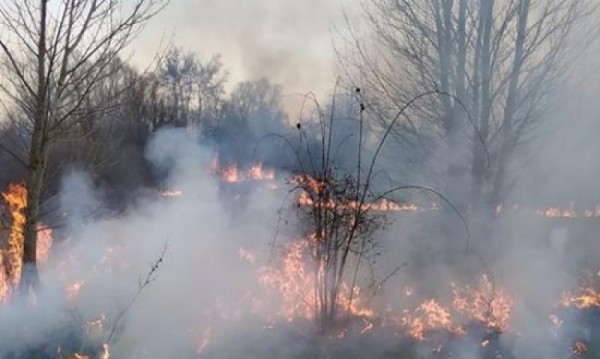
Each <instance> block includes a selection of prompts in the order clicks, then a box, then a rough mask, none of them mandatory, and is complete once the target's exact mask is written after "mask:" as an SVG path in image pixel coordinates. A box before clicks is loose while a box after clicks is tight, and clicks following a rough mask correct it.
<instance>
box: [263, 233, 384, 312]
mask: <svg viewBox="0 0 600 359" xmlns="http://www.w3.org/2000/svg"><path fill="white" fill-rule="evenodd" d="M314 240H316V235H314V234H313V235H311V236H309V238H306V239H300V240H295V241H290V242H289V243H287V244H286V246H285V247H284V248H283V252H282V257H281V259H280V261H279V263H273V264H272V265H269V266H265V267H262V268H260V269H259V270H258V281H259V283H260V284H261V285H263V286H264V287H265V288H269V289H274V290H275V292H276V293H277V294H278V297H279V298H280V306H279V309H278V310H277V315H278V316H279V317H281V318H284V319H285V320H287V321H288V322H291V321H293V320H294V319H300V318H301V319H306V320H313V319H315V309H316V308H317V299H316V297H315V295H316V294H315V288H316V284H315V281H316V280H317V278H320V279H322V277H323V273H324V268H323V266H322V265H318V268H317V271H316V272H317V273H316V276H315V270H314V269H312V268H310V266H309V263H310V260H308V258H309V257H310V253H309V246H310V241H314ZM350 287H351V286H350V285H348V284H347V283H342V284H341V285H340V295H339V297H338V303H337V305H338V307H339V308H340V313H341V314H344V315H347V316H350V317H353V318H373V317H374V316H375V312H374V311H373V310H372V309H371V308H366V307H364V305H363V304H362V301H361V289H360V288H359V287H358V286H354V288H353V289H351V288H350Z"/></svg>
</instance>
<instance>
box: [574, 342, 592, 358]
mask: <svg viewBox="0 0 600 359" xmlns="http://www.w3.org/2000/svg"><path fill="white" fill-rule="evenodd" d="M587 351H588V347H587V345H586V344H585V343H584V342H576V343H575V344H573V346H572V347H571V352H572V353H573V354H574V355H577V356H581V355H583V354H585V353H587Z"/></svg>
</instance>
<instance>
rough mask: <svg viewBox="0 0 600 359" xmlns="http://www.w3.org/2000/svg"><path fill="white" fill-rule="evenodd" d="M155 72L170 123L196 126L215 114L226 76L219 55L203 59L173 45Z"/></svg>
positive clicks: (220, 104)
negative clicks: (173, 47)
mask: <svg viewBox="0 0 600 359" xmlns="http://www.w3.org/2000/svg"><path fill="white" fill-rule="evenodd" d="M157 76H158V81H159V84H160V93H161V95H162V97H163V99H164V101H165V103H166V107H167V110H168V112H169V117H170V121H171V122H172V123H174V124H176V125H178V126H187V127H190V128H192V127H195V128H199V127H200V126H201V125H206V124H205V123H203V122H208V121H211V120H214V118H215V117H216V116H217V114H218V112H219V110H220V107H221V106H222V98H223V95H224V93H225V90H224V85H225V81H226V78H227V73H226V72H223V64H222V63H221V59H220V57H219V56H218V55H216V56H213V57H212V58H211V59H210V60H208V61H205V62H204V61H201V60H200V59H199V58H198V56H197V55H196V54H194V53H184V52H182V51H181V50H180V49H172V50H171V51H170V52H169V54H168V55H167V56H166V58H165V61H164V65H163V66H162V67H161V68H160V70H159V71H158V74H157Z"/></svg>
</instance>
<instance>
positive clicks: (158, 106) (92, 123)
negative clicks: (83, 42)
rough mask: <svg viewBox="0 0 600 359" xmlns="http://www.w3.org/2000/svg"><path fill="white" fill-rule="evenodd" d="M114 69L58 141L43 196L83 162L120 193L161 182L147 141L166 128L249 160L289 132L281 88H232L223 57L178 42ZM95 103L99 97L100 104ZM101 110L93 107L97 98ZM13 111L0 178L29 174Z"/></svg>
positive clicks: (23, 130) (24, 126) (20, 120)
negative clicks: (146, 60)
mask: <svg viewBox="0 0 600 359" xmlns="http://www.w3.org/2000/svg"><path fill="white" fill-rule="evenodd" d="M106 71H107V73H108V76H106V77H105V78H104V79H103V81H102V82H101V83H100V84H99V85H96V86H94V88H93V90H92V91H93V93H92V94H91V95H89V96H87V97H86V103H85V104H83V106H82V107H81V109H79V110H78V111H77V113H76V114H74V115H73V116H72V118H71V119H70V120H69V122H70V124H69V126H64V128H63V129H62V130H61V131H60V134H59V136H58V137H59V138H57V139H55V140H54V141H52V146H51V148H50V151H49V156H48V170H47V175H48V177H47V178H48V182H47V190H46V191H45V197H51V196H52V195H53V194H54V193H56V191H57V190H58V186H59V184H60V177H61V175H62V174H64V173H65V171H69V170H71V169H85V170H89V173H90V174H93V176H94V180H95V182H96V183H97V184H98V185H99V186H102V187H104V188H106V189H109V192H113V193H115V198H123V197H122V195H123V193H126V192H130V193H133V192H135V190H136V189H139V188H143V187H148V186H156V185H158V184H157V183H156V182H157V180H160V174H157V173H154V172H153V169H152V168H150V167H148V164H147V162H146V160H145V159H144V148H145V144H146V142H147V140H148V139H149V137H150V136H151V135H152V133H153V132H155V131H157V130H158V129H160V128H164V127H172V128H185V129H187V130H189V131H190V132H192V133H194V134H195V135H196V136H197V138H198V141H199V142H200V143H202V144H205V145H207V146H211V147H213V148H214V149H215V151H216V152H219V155H220V160H221V161H223V162H233V161H236V162H237V161H250V160H252V159H251V158H250V157H251V156H250V154H251V153H252V152H253V146H255V144H256V143H257V142H258V141H259V139H260V137H261V136H263V135H264V134H265V133H269V132H273V133H275V132H277V133H281V132H282V131H285V127H286V126H287V118H286V116H285V114H284V112H283V109H282V103H281V87H280V86H278V85H275V84H272V83H271V82H270V81H269V80H267V79H265V78H261V79H258V80H255V81H244V82H240V83H238V84H236V85H235V86H233V89H232V90H231V91H230V92H229V93H227V92H226V89H225V87H226V84H227V80H228V74H227V71H226V69H225V68H224V66H223V64H222V62H221V59H220V57H219V56H213V57H212V58H210V59H208V60H202V59H200V57H199V56H198V55H196V54H194V53H186V52H183V51H182V50H180V49H172V50H171V51H169V52H168V53H167V54H166V56H165V57H164V59H163V60H162V61H161V63H160V64H159V66H157V68H156V69H154V70H152V71H145V72H140V71H138V70H136V69H135V68H134V67H133V66H131V65H129V64H126V63H123V62H122V60H121V59H116V60H115V63H114V64H113V67H112V68H110V69H107V70H106ZM95 102H96V103H95ZM99 103H102V104H108V106H103V107H102V111H95V110H96V109H98V108H99V107H98V106H97V104H99ZM24 117H25V116H24V114H23V113H21V112H20V111H18V110H12V111H10V112H9V114H8V115H7V116H6V118H4V119H3V121H2V128H1V129H0V141H1V142H0V145H1V146H2V147H3V149H4V150H3V151H0V166H1V168H2V169H3V171H2V172H1V173H0V185H1V186H2V187H3V188H4V187H5V186H6V185H7V184H8V183H11V182H17V181H23V180H24V179H25V178H26V167H25V162H24V161H23V160H22V158H25V157H26V156H25V153H26V151H27V149H28V148H29V147H30V144H29V143H28V140H29V139H30V136H29V135H28V134H29V132H30V128H29V126H28V121H27V120H26V119H25V118H24Z"/></svg>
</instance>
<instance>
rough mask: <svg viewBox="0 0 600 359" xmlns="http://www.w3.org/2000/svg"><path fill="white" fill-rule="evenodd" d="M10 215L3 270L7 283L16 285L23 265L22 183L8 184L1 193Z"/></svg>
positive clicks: (23, 194)
mask: <svg viewBox="0 0 600 359" xmlns="http://www.w3.org/2000/svg"><path fill="white" fill-rule="evenodd" d="M2 197H3V198H4V201H5V202H6V204H7V205H8V208H9V210H10V214H11V217H12V224H11V228H10V235H9V238H8V243H7V246H6V248H4V249H3V257H4V260H3V261H2V262H3V265H4V268H3V272H4V273H6V279H7V280H8V285H9V286H12V287H16V286H17V285H18V284H19V282H20V280H21V270H22V266H23V228H24V227H25V208H26V207H27V189H26V188H25V184H24V183H19V184H10V185H9V186H8V191H7V192H6V193H2Z"/></svg>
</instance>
